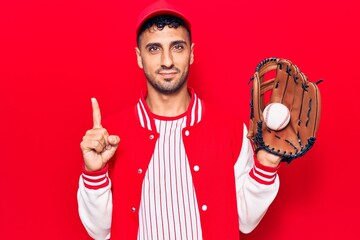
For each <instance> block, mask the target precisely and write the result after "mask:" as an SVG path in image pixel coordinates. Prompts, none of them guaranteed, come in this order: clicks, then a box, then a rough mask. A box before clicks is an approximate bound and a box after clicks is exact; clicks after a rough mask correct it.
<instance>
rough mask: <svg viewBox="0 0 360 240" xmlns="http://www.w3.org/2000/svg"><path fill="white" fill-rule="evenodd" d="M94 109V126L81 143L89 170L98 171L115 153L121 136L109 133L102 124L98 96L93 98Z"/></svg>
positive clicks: (86, 167) (86, 166)
mask: <svg viewBox="0 0 360 240" xmlns="http://www.w3.org/2000/svg"><path fill="white" fill-rule="evenodd" d="M91 103H92V111H93V128H92V129H90V130H88V131H87V132H86V134H85V136H84V137H83V140H82V142H81V143H80V148H81V151H82V154H83V157H84V163H85V169H86V170H87V171H98V170H100V169H102V168H103V167H104V166H105V165H106V163H107V162H108V161H109V160H110V159H111V157H112V156H113V155H114V154H115V151H116V149H117V147H118V145H119V142H120V138H119V137H118V136H116V135H109V134H108V132H107V130H106V129H105V128H103V127H102V125H101V113H100V107H99V104H98V102H97V100H96V98H92V99H91Z"/></svg>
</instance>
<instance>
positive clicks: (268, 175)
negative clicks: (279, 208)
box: [249, 157, 280, 185]
mask: <svg viewBox="0 0 360 240" xmlns="http://www.w3.org/2000/svg"><path fill="white" fill-rule="evenodd" d="M254 162H255V164H254V167H253V168H252V169H251V170H250V173H249V174H250V176H251V177H252V178H253V179H254V180H255V181H257V182H258V183H261V184H264V185H271V184H273V183H274V182H275V179H276V176H277V171H278V169H279V168H280V165H279V166H277V167H269V166H264V165H262V164H261V163H260V162H259V161H258V160H257V159H256V157H255V158H254Z"/></svg>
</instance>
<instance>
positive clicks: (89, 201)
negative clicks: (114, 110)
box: [77, 98, 120, 240]
mask: <svg viewBox="0 0 360 240" xmlns="http://www.w3.org/2000/svg"><path fill="white" fill-rule="evenodd" d="M91 102H92V110H93V128H92V129H90V130H88V131H87V132H86V134H85V136H84V137H83V139H82V142H81V144H80V147H81V151H82V154H83V158H84V169H83V174H82V175H81V177H80V180H79V190H78V195H77V199H78V206H79V215H80V218H81V221H82V223H83V225H84V227H85V228H86V230H87V232H88V234H89V235H90V236H91V237H93V238H94V239H96V240H102V239H109V237H110V227H111V216H112V192H111V182H110V179H109V178H108V161H109V160H110V159H111V158H112V156H113V155H114V154H115V151H116V149H117V148H118V145H119V142H120V138H119V137H118V136H116V135H109V134H108V132H107V130H106V129H105V128H103V127H102V125H101V113H100V107H99V104H98V102H97V100H96V99H95V98H92V99H91Z"/></svg>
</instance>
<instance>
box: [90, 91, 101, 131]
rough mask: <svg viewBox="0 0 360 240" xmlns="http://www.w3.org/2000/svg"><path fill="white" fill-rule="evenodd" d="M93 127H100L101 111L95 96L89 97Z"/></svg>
mask: <svg viewBox="0 0 360 240" xmlns="http://www.w3.org/2000/svg"><path fill="white" fill-rule="evenodd" d="M91 104H92V111H93V123H94V128H101V127H102V126H101V113H100V107H99V103H98V102H97V100H96V98H91Z"/></svg>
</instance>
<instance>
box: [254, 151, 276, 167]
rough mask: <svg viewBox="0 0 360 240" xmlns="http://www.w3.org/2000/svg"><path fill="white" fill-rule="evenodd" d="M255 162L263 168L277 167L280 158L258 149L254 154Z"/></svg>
mask: <svg viewBox="0 0 360 240" xmlns="http://www.w3.org/2000/svg"><path fill="white" fill-rule="evenodd" d="M256 158H257V160H258V161H259V162H260V163H261V164H262V165H264V166H268V167H277V166H278V165H279V163H280V161H281V157H279V156H276V155H274V154H272V153H269V152H267V151H265V150H264V149H260V150H259V151H258V152H257V154H256Z"/></svg>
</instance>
